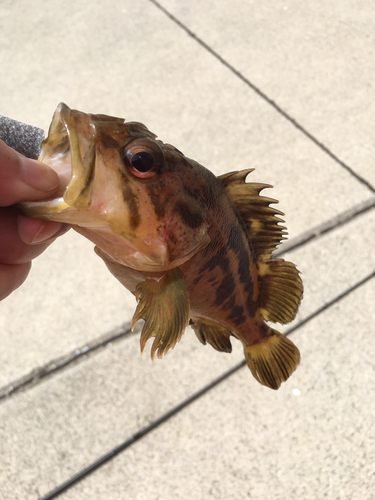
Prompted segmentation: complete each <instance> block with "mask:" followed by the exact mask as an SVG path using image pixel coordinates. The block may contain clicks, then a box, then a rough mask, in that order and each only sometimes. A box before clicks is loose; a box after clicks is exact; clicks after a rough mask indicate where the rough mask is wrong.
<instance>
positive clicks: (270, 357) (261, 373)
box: [244, 328, 300, 389]
mask: <svg viewBox="0 0 375 500" xmlns="http://www.w3.org/2000/svg"><path fill="white" fill-rule="evenodd" d="M244 352H245V358H246V362H247V365H248V367H249V368H250V370H251V373H252V374H253V375H254V377H255V378H256V379H257V381H258V382H260V383H261V384H262V385H265V386H267V387H270V388H271V389H278V388H279V387H280V385H281V383H282V382H285V381H286V380H287V379H288V378H289V377H290V375H291V374H292V373H293V372H294V370H295V369H296V368H297V366H298V365H299V362H300V353H299V350H298V349H297V347H296V346H295V345H294V344H293V342H292V341H291V340H289V339H288V338H287V337H284V335H281V333H279V332H277V331H276V330H272V329H271V328H270V330H269V336H268V337H266V338H265V340H264V341H263V342H260V343H258V344H254V345H246V346H244Z"/></svg>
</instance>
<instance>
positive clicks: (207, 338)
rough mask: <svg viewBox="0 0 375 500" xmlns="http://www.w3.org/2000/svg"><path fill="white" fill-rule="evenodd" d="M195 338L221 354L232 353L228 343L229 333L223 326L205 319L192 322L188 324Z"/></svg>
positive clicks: (230, 345)
mask: <svg viewBox="0 0 375 500" xmlns="http://www.w3.org/2000/svg"><path fill="white" fill-rule="evenodd" d="M190 325H191V327H192V328H193V330H194V332H195V334H196V336H197V337H198V339H199V340H200V341H201V342H202V344H204V345H205V344H206V343H207V342H208V343H209V344H211V345H212V347H213V348H214V349H216V350H217V351H221V352H232V344H231V342H230V338H229V337H230V336H231V332H230V331H229V330H228V329H227V328H225V327H224V326H222V325H220V324H218V323H215V322H214V321H210V320H207V319H199V320H196V319H195V320H194V322H190Z"/></svg>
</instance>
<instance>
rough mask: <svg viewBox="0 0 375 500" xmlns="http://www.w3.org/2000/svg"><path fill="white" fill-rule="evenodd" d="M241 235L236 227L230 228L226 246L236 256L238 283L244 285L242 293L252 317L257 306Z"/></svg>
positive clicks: (247, 257)
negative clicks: (244, 295) (246, 297)
mask: <svg viewBox="0 0 375 500" xmlns="http://www.w3.org/2000/svg"><path fill="white" fill-rule="evenodd" d="M242 236H243V235H242V233H241V231H240V229H239V228H238V227H232V228H231V230H230V233H229V237H228V246H229V248H231V249H232V250H234V251H235V252H236V253H237V255H238V261H239V262H238V274H239V277H240V283H242V284H243V285H244V292H245V293H246V295H247V296H248V300H247V301H246V306H247V312H248V313H249V314H250V316H252V317H254V316H255V313H256V311H257V305H256V303H255V302H254V300H253V294H254V285H253V282H252V279H251V275H250V258H249V253H248V252H249V250H248V249H247V247H246V246H245V245H244V244H243V237H242Z"/></svg>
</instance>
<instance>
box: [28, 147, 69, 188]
mask: <svg viewBox="0 0 375 500" xmlns="http://www.w3.org/2000/svg"><path fill="white" fill-rule="evenodd" d="M20 157H21V164H22V174H21V177H22V180H23V182H24V183H25V184H27V185H29V186H31V187H32V188H34V189H38V190H39V191H53V190H54V189H56V188H57V187H58V186H59V185H60V179H59V176H58V175H57V173H56V172H55V171H54V170H52V168H50V167H48V166H47V165H45V164H44V163H40V162H39V161H36V160H30V158H26V157H24V156H22V155H20Z"/></svg>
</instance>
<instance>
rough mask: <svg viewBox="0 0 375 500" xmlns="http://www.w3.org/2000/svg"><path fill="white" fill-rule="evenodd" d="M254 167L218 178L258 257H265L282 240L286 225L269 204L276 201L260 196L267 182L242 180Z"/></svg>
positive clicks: (277, 211)
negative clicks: (233, 205)
mask: <svg viewBox="0 0 375 500" xmlns="http://www.w3.org/2000/svg"><path fill="white" fill-rule="evenodd" d="M253 170H254V169H253V168H251V169H248V170H241V171H240V172H230V173H228V174H224V175H221V176H219V177H218V179H219V180H220V181H221V182H222V184H223V186H224V189H225V191H226V192H227V194H228V196H229V197H230V199H231V200H232V201H233V203H234V204H235V206H236V208H237V210H238V212H239V214H240V216H241V218H242V220H243V222H244V224H245V226H246V228H247V230H248V233H249V235H250V239H251V244H252V246H253V248H254V251H255V255H256V257H257V258H258V259H260V258H262V259H263V260H268V259H269V258H270V257H271V254H272V252H273V251H274V249H275V248H276V247H277V246H278V245H279V244H280V242H281V240H283V239H285V235H286V234H287V233H286V228H285V227H284V226H281V225H279V223H280V222H284V220H283V219H281V218H280V217H279V215H281V216H283V215H284V214H283V213H282V212H280V211H279V210H277V209H275V208H272V207H270V205H271V204H272V203H278V201H277V200H274V199H273V198H267V197H265V196H260V192H261V191H262V190H263V189H265V188H270V187H272V186H271V185H269V184H259V183H255V182H248V183H246V182H245V179H246V177H247V175H248V174H249V173H250V172H252V171H253Z"/></svg>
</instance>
